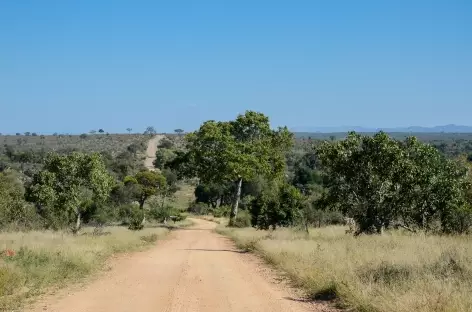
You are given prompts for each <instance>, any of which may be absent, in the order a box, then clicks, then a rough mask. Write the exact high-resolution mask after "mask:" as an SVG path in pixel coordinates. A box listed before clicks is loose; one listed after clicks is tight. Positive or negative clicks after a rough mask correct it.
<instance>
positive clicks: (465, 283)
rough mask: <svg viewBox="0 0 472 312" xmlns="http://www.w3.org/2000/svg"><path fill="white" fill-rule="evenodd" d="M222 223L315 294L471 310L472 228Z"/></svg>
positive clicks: (401, 308) (398, 306)
mask: <svg viewBox="0 0 472 312" xmlns="http://www.w3.org/2000/svg"><path fill="white" fill-rule="evenodd" d="M218 231H219V232H221V233H224V234H226V235H229V236H230V237H232V238H233V239H234V240H235V241H236V243H237V245H238V246H239V247H240V248H243V249H247V250H254V251H256V252H257V253H259V254H260V255H262V256H263V257H264V258H265V259H266V260H268V261H269V262H271V263H273V264H274V265H275V266H277V267H278V268H280V269H282V270H283V271H285V272H287V274H288V275H289V277H290V278H291V279H292V281H293V282H294V283H295V284H296V285H297V286H299V287H302V288H304V289H305V290H306V291H307V294H308V295H309V296H311V297H312V298H319V299H327V298H328V299H329V298H333V297H336V298H337V302H338V303H339V304H341V305H344V306H348V307H351V308H354V309H355V310H357V311H392V312H393V311H398V312H407V311H408V312H410V311H420V312H426V311H428V312H430V311H448V312H449V311H451V312H456V311H457V312H466V311H472V296H470V294H471V293H472V242H471V237H470V236H424V235H410V234H407V233H401V232H389V233H386V234H385V235H383V236H361V237H357V238H354V237H353V236H352V235H346V234H345V228H343V227H327V228H321V229H312V230H311V231H310V234H309V235H306V234H305V233H304V232H297V231H293V230H289V229H281V230H276V231H274V232H267V231H257V230H255V229H251V228H246V229H229V228H224V227H219V228H218Z"/></svg>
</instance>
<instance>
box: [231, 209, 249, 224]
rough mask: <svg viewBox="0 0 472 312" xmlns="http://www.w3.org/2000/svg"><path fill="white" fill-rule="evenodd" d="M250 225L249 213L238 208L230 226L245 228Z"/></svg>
mask: <svg viewBox="0 0 472 312" xmlns="http://www.w3.org/2000/svg"><path fill="white" fill-rule="evenodd" d="M250 226H251V214H250V213H249V212H248V211H247V210H240V211H239V212H238V215H237V216H236V218H235V219H234V222H233V224H232V227H237V228H245V227H250Z"/></svg>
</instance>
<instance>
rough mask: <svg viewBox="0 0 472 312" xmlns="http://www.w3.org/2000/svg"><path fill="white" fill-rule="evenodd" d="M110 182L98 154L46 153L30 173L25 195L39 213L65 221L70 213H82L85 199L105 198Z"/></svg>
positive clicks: (98, 200)
mask: <svg viewBox="0 0 472 312" xmlns="http://www.w3.org/2000/svg"><path fill="white" fill-rule="evenodd" d="M114 185H115V181H114V179H113V178H112V177H111V176H110V175H109V174H108V171H107V170H106V168H105V165H104V163H103V161H102V159H101V156H100V155H99V154H90V155H87V154H82V153H72V154H70V155H58V154H50V155H49V156H48V157H47V158H46V161H45V163H44V167H43V169H42V170H41V171H40V172H38V173H37V174H36V175H34V177H33V181H32V183H31V184H30V185H29V187H28V189H27V194H26V197H27V199H28V200H30V201H32V202H34V203H35V204H36V205H37V206H38V208H39V210H40V211H42V212H43V216H46V217H50V216H52V215H55V216H57V217H59V218H61V219H63V220H66V219H68V215H69V214H70V213H73V214H75V215H79V214H80V213H82V212H83V211H82V209H83V207H84V206H85V205H83V203H84V202H86V201H90V200H93V201H95V202H103V201H105V200H106V199H107V198H108V196H109V193H110V191H111V189H112V188H113V186H114ZM85 194H87V195H85Z"/></svg>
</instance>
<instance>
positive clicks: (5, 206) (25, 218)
mask: <svg viewBox="0 0 472 312" xmlns="http://www.w3.org/2000/svg"><path fill="white" fill-rule="evenodd" d="M0 198H1V200H0V227H4V226H6V225H11V224H14V225H16V226H20V227H21V228H30V227H31V225H33V224H32V223H34V222H35V219H38V218H37V215H36V213H35V211H34V207H32V206H31V205H29V204H28V203H26V202H25V200H24V188H23V184H22V183H21V181H20V180H19V178H18V176H17V175H15V173H13V172H8V173H2V172H0Z"/></svg>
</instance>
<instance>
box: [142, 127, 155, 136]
mask: <svg viewBox="0 0 472 312" xmlns="http://www.w3.org/2000/svg"><path fill="white" fill-rule="evenodd" d="M144 134H145V135H149V136H154V135H156V134H157V131H156V129H155V128H154V127H153V126H149V127H147V128H146V130H145V131H144Z"/></svg>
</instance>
